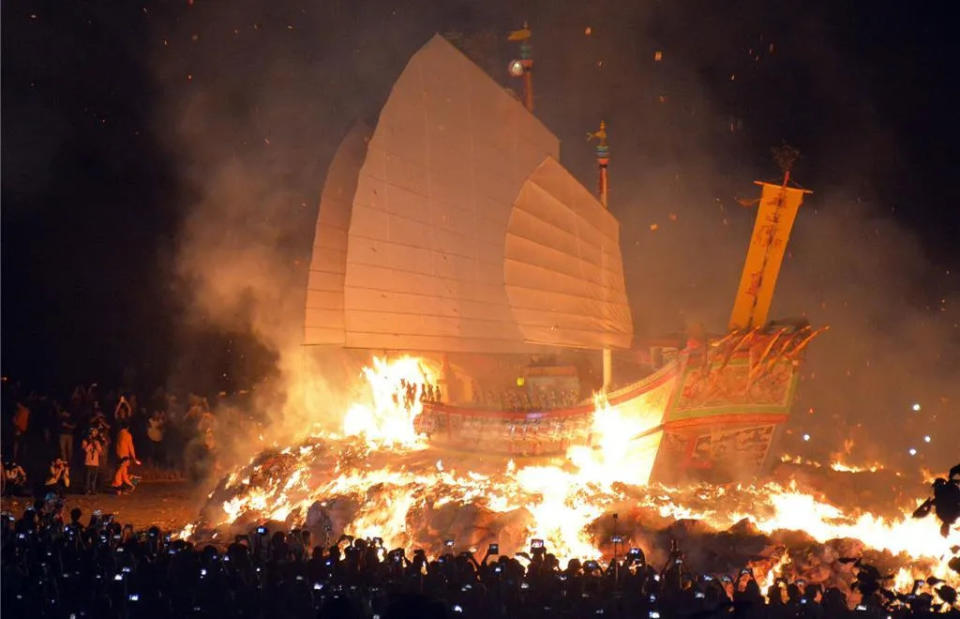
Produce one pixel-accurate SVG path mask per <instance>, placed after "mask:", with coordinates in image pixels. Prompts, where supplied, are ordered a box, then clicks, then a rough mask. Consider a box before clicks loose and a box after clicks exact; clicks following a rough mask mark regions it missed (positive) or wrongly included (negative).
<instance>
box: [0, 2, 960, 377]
mask: <svg viewBox="0 0 960 619" xmlns="http://www.w3.org/2000/svg"><path fill="white" fill-rule="evenodd" d="M432 4H436V5H437V6H436V7H434V6H432ZM563 4H564V5H566V4H568V3H563ZM569 4H570V5H571V7H572V5H574V4H576V5H577V8H576V9H575V12H571V11H574V9H573V8H569V9H565V12H562V13H561V12H558V11H556V10H553V9H551V7H553V6H555V5H556V6H559V5H560V3H554V2H539V3H538V2H532V1H531V2H513V3H506V2H504V3H497V2H466V1H451V2H436V3H428V2H413V3H411V2H398V3H395V4H390V3H387V2H356V3H353V2H314V3H309V2H300V3H298V2H291V1H289V0H279V1H273V2H264V3H261V4H258V3H253V2H246V1H244V2H229V3H226V2H216V3H215V2H205V0H196V2H195V3H188V2H187V0H179V1H177V2H156V1H149V2H90V1H77V2H69V3H63V2H53V1H51V2H40V1H24V0H14V1H12V2H6V3H4V5H3V15H2V17H3V24H2V36H3V40H2V45H3V48H2V52H3V54H2V86H3V90H2V131H3V134H2V156H3V168H2V252H3V253H2V277H3V279H2V295H3V296H2V301H3V303H2V368H3V372H4V373H5V374H9V375H14V376H18V377H23V378H25V379H26V380H27V381H28V382H30V383H34V384H42V385H49V386H57V387H62V386H66V385H69V384H71V383H73V382H76V381H80V380H93V379H101V380H103V381H105V382H111V381H117V380H120V379H121V378H122V377H123V373H124V370H125V368H128V367H129V368H135V369H136V371H137V372H138V374H137V376H138V377H139V380H141V381H143V382H146V383H153V384H156V383H158V382H163V381H165V380H166V379H167V376H168V374H169V373H170V372H171V371H172V368H173V366H174V365H176V364H177V363H180V361H181V360H182V358H184V357H191V356H193V357H196V356H198V355H199V356H201V357H203V358H205V359H207V360H208V361H209V365H210V366H211V367H210V368H207V370H209V372H211V373H213V374H217V373H219V372H220V369H222V368H223V367H227V366H230V365H231V364H236V360H235V359H233V358H232V357H231V352H229V351H232V350H237V349H242V348H243V346H242V344H240V345H236V346H234V347H233V348H229V349H228V345H227V343H226V342H228V341H230V336H228V335H225V334H224V332H223V330H222V329H220V330H218V329H217V328H216V327H213V326H209V325H208V326H207V327H203V326H201V327H197V326H196V325H194V326H193V327H191V329H185V328H184V326H183V324H182V320H181V319H182V317H183V316H184V312H185V309H184V308H185V305H186V303H187V301H186V300H185V297H184V294H185V293H184V292H183V290H184V288H183V286H182V282H179V281H178V280H177V279H176V278H175V277H174V271H175V269H174V266H173V265H174V264H175V256H176V255H177V253H178V251H179V250H180V242H181V241H180V234H179V233H180V230H181V227H182V225H183V222H184V220H185V219H186V218H187V217H188V216H189V213H190V212H191V208H192V206H193V205H194V204H196V203H197V201H198V197H197V196H198V195H200V194H203V192H204V188H203V180H202V178H203V170H205V169H207V168H208V167H211V166H216V165H217V164H218V163H219V162H222V161H224V160H228V159H236V160H238V161H240V162H241V163H242V164H244V165H245V166H246V167H245V168H244V169H246V170H258V169H263V170H265V178H264V183H266V184H276V185H280V184H283V185H285V187H283V190H284V191H286V192H288V193H289V195H290V196H291V197H290V200H291V201H292V202H293V203H296V204H297V205H299V204H300V203H301V202H302V203H304V204H309V205H310V206H309V208H306V209H303V210H302V211H299V212H301V213H302V214H301V217H302V221H301V222H300V223H299V224H298V225H297V228H298V229H300V230H307V231H311V230H312V225H313V224H312V218H313V217H314V216H315V204H316V201H317V199H318V196H319V192H320V189H321V187H322V179H323V170H324V169H325V166H326V164H327V162H328V160H329V157H330V155H331V154H332V150H333V148H334V147H335V146H336V144H337V142H338V140H339V138H340V136H342V135H343V134H344V133H345V132H346V131H347V129H348V128H349V126H350V124H351V122H352V121H353V118H354V117H356V116H369V115H370V114H371V112H373V111H375V110H376V109H377V107H378V102H379V101H381V100H382V96H383V95H384V93H385V89H386V88H388V87H389V85H390V83H391V82H392V80H393V79H394V77H395V76H396V75H397V73H398V72H399V70H400V69H401V68H402V65H403V61H404V59H405V58H407V57H408V56H409V54H410V53H412V52H413V51H414V50H415V49H416V48H417V47H418V46H419V45H420V44H421V43H422V42H424V41H425V40H426V39H427V38H428V37H429V36H430V35H431V34H432V33H433V32H435V31H440V32H447V31H458V32H462V33H465V34H467V35H477V36H478V37H479V38H478V39H477V40H481V41H482V40H483V38H482V37H480V36H479V35H478V34H477V33H479V34H483V33H493V35H496V36H494V40H497V41H499V39H497V36H500V38H501V39H502V38H503V37H502V36H501V35H503V34H505V32H506V31H507V30H509V29H511V28H514V27H517V26H518V25H519V22H521V21H522V20H523V19H524V18H527V19H529V20H530V21H531V24H532V26H533V27H534V31H535V36H536V39H535V50H536V54H537V59H538V60H537V62H538V79H539V80H540V81H539V82H538V87H539V88H540V90H539V91H538V114H539V115H540V116H541V117H542V118H543V120H544V121H545V123H546V124H547V126H549V127H550V128H551V129H552V130H554V131H555V132H556V133H557V134H558V135H559V136H560V137H561V139H562V140H563V143H564V148H565V151H564V158H565V162H566V163H567V164H568V166H569V167H570V168H571V169H572V170H573V171H574V172H575V173H576V174H577V175H578V176H579V177H580V178H581V179H583V180H584V183H585V184H587V185H590V184H591V183H592V176H591V174H592V172H591V165H592V161H591V153H590V150H589V149H588V148H585V147H582V146H581V144H582V140H583V137H582V136H583V134H584V133H585V132H586V131H587V130H588V129H591V128H593V125H594V124H595V121H596V119H597V118H599V116H600V115H606V116H607V118H608V119H611V118H612V119H615V122H612V123H611V127H612V129H611V131H612V135H613V137H612V143H613V145H614V161H615V164H614V166H616V165H617V162H619V164H620V166H621V167H620V168H617V167H614V168H612V171H613V173H614V180H613V182H614V183H617V182H618V181H617V179H618V178H619V179H623V178H624V177H627V176H630V170H629V169H628V168H627V165H626V163H625V157H626V154H627V153H629V156H630V157H631V158H632V161H631V162H632V163H636V164H637V165H639V164H644V165H646V164H651V165H653V163H662V162H667V163H669V166H672V169H675V170H676V174H677V175H678V176H677V177H678V178H680V176H679V175H686V177H687V178H689V177H691V176H694V175H696V174H697V170H699V169H701V167H702V165H703V163H702V162H703V161H704V160H709V161H710V162H711V163H710V167H711V174H712V176H711V177H710V180H706V181H704V182H703V183H701V184H703V185H706V187H705V188H704V189H703V191H704V194H705V195H706V194H709V195H720V196H723V197H724V199H725V200H726V201H727V202H730V203H732V201H733V197H734V189H732V187H734V186H735V187H737V188H738V189H742V188H743V185H744V184H745V183H748V182H749V181H750V180H752V178H753V177H774V176H776V168H775V166H774V165H773V163H772V162H771V161H770V156H769V149H770V147H771V146H773V145H776V144H779V143H780V142H781V141H783V140H786V141H788V142H790V143H792V144H795V145H796V146H798V147H799V148H800V150H801V151H802V153H803V155H804V156H803V159H802V160H801V162H800V163H799V164H798V169H797V170H796V174H795V178H797V179H798V180H799V181H800V182H802V183H803V184H804V185H806V186H810V187H815V188H816V189H817V190H818V192H819V191H821V190H830V189H834V190H836V191H841V190H842V192H843V193H844V194H845V195H847V196H849V197H850V198H851V199H859V200H862V201H864V202H866V203H869V204H870V208H871V209H873V210H874V211H875V212H877V213H881V214H884V215H886V216H888V217H892V221H893V222H894V223H896V224H897V225H898V226H899V228H900V229H902V230H904V231H906V234H908V235H911V236H915V237H916V238H917V239H919V243H920V245H921V246H922V251H921V252H920V253H921V256H922V258H923V261H924V268H922V269H919V270H917V271H914V272H912V273H913V275H911V277H913V278H914V279H916V281H915V282H914V284H913V285H914V288H913V292H914V293H915V294H916V305H917V306H918V307H922V306H923V305H924V304H929V303H931V302H935V300H936V299H939V298H941V297H947V296H951V295H955V294H956V293H957V292H958V287H957V284H956V283H955V282H956V281H957V279H956V277H954V278H952V279H951V278H949V277H945V273H946V271H947V270H950V269H954V270H955V269H957V268H958V267H960V250H958V249H957V244H956V239H957V237H958V233H960V209H958V203H960V192H958V190H957V185H956V179H955V174H954V170H953V166H954V164H955V162H956V161H957V160H958V157H957V155H958V153H957V149H958V146H957V145H958V143H960V134H958V130H957V119H956V114H955V109H956V101H957V87H956V84H957V78H958V75H957V73H958V72H957V68H956V53H955V50H956V45H955V36H956V35H955V33H954V26H953V24H954V22H953V21H952V20H951V19H948V15H949V12H948V11H947V10H946V9H944V10H939V9H938V8H937V6H936V5H935V4H925V5H924V7H923V10H920V9H919V7H916V6H913V5H910V4H909V3H902V2H901V3H884V2H871V3H864V2H814V3H801V4H798V3H787V2H768V1H760V0H747V1H744V2H709V3H689V2H679V3H678V2H663V3H656V2H644V3H634V2H614V1H605V2H596V3H589V5H590V6H584V7H581V6H579V5H581V4H585V3H569ZM588 25H589V26H591V27H592V30H593V34H592V35H591V36H589V37H587V36H585V35H584V27H585V26H588ZM194 35H197V36H196V38H194ZM770 43H773V44H774V48H773V49H772V50H771V48H770ZM481 47H482V46H481ZM483 49H487V51H489V52H490V55H489V56H488V57H486V58H479V59H478V62H480V63H481V64H484V60H487V61H488V62H489V68H488V70H490V71H496V70H497V69H498V67H502V66H503V65H504V64H505V62H504V61H505V60H506V59H507V57H508V54H509V48H508V47H507V45H506V43H505V42H502V41H501V42H498V43H496V44H494V45H493V47H491V48H489V49H488V48H483ZM656 49H662V50H663V51H664V61H663V62H662V63H658V64H655V63H653V51H654V50H656ZM751 50H753V53H752V54H751ZM598 60H603V61H604V63H605V64H604V66H603V67H602V68H599V66H598V65H597V61H598ZM485 68H487V67H485ZM503 73H504V72H503V71H502V69H501V70H500V72H499V73H495V74H494V77H495V78H496V79H498V80H501V81H504V82H505V81H506V78H505V76H504V75H503ZM188 75H189V76H190V78H189V79H188V77H187V76H188ZM541 76H542V77H541ZM731 76H733V79H731ZM660 92H663V93H664V94H666V95H667V96H668V98H667V102H666V103H663V104H661V103H658V102H657V101H656V95H657V93H660ZM198 107H199V108H200V109H201V110H202V112H201V113H200V114H201V115H200V120H197V119H196V118H195V117H193V116H191V114H194V113H195V111H196V109H197V108H198ZM314 109H316V110H317V112H316V114H315V122H312V123H311V122H309V119H310V118H311V115H313V114H314V112H313V110H314ZM210 110H215V113H213V114H211V113H210ZM285 116H290V117H295V118H306V119H308V120H307V122H305V123H304V124H303V125H302V126H300V125H296V124H293V125H289V126H281V125H282V122H281V121H278V120H277V119H278V118H281V119H282V118H283V117H285ZM704 117H706V118H707V120H705V119H704ZM184 118H187V119H189V120H188V121H184ZM694 119H695V120H694ZM731 119H732V120H733V122H735V123H736V122H737V121H738V120H739V122H740V123H741V124H740V125H738V126H737V129H736V130H735V131H733V132H731V131H730V130H729V129H728V126H729V121H730V120H731ZM185 127H186V128H185ZM184 134H186V137H183V136H184ZM172 136H177V137H172ZM265 136H269V137H267V140H269V142H265V139H264V138H265ZM197 144H203V145H204V146H203V148H197V147H196V145H197ZM265 144H267V146H269V148H267V146H265ZM618 149H619V150H618ZM265 153H267V154H265ZM276 153H281V154H280V155H277V154H276ZM618 153H621V154H623V156H622V157H621V158H620V159H617V157H618ZM277 157H279V160H277V159H276V158H277ZM291 162H293V164H291ZM261 164H262V165H261ZM280 168H283V170H285V171H282V172H281V171H280ZM617 174H619V175H620V176H619V177H618V176H616V175H617ZM621 186H623V185H621ZM615 187H616V185H615ZM279 189H280V188H279V187H278V190H279ZM638 192H639V193H640V194H643V193H644V190H643V188H639V189H638ZM615 198H616V196H615ZM655 202H656V201H655V200H651V206H649V207H648V208H649V209H651V214H650V217H649V219H650V220H651V221H652V220H653V219H654V218H655V217H657V216H659V217H662V216H663V213H657V211H656V209H657V208H658V207H657V206H656V204H655ZM820 206H821V207H822V206H823V205H822V204H821V205H820ZM614 208H615V209H616V208H617V207H616V202H615V205H614ZM621 208H623V209H625V208H626V207H621ZM630 208H633V207H630ZM638 208H640V207H638ZM618 215H619V216H620V217H621V220H622V221H624V222H625V225H628V224H629V222H631V221H632V222H634V223H636V222H637V221H642V222H646V221H647V219H648V218H647V216H646V214H645V213H643V212H640V213H639V214H637V213H635V212H633V211H631V215H630V216H626V215H625V214H624V212H619V213H618ZM688 216H689V211H688ZM624 235H625V238H630V236H629V234H628V233H627V232H625V233H624ZM310 240H311V239H310V238H309V234H307V235H304V234H300V235H297V234H293V235H291V236H290V237H289V238H288V239H287V241H289V243H290V244H292V245H294V246H295V250H296V252H300V253H301V259H302V260H305V259H306V252H307V251H308V247H309V242H310ZM741 242H742V239H741ZM743 246H744V247H745V245H743ZM881 251H882V248H881ZM891 251H893V250H891ZM627 254H629V252H627ZM625 256H626V257H628V258H629V255H626V254H625ZM706 260H709V258H706ZM894 260H895V258H894ZM628 268H629V266H628ZM733 268H734V270H737V269H739V264H737V265H734V267H733ZM732 294H733V291H732V290H731V291H730V293H729V296H730V299H724V304H727V303H728V301H729V300H732ZM725 307H726V305H725ZM681 311H682V308H681ZM724 311H725V310H724ZM954 312H955V310H954ZM954 315H955V313H954ZM674 327H675V324H673V323H668V324H662V325H661V324H657V325H655V327H654V328H660V329H661V330H669V329H672V328H674ZM251 371H252V370H251Z"/></svg>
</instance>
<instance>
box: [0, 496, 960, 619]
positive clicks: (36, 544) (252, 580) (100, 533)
mask: <svg viewBox="0 0 960 619" xmlns="http://www.w3.org/2000/svg"><path fill="white" fill-rule="evenodd" d="M63 512H64V508H63V504H62V502H61V501H59V500H57V499H56V498H55V497H50V498H48V500H46V501H43V500H40V501H37V502H36V503H35V504H34V505H33V506H31V507H29V508H27V509H26V510H25V511H24V512H23V514H22V515H21V516H20V517H19V519H16V518H15V517H14V516H13V515H11V514H3V516H2V540H0V541H2V561H0V564H2V568H0V569H2V578H0V588H2V589H0V590H2V609H0V610H2V613H3V616H9V617H58V618H59V617H63V618H69V617H72V618H78V617H97V618H104V619H108V618H113V617H117V618H126V617H187V616H198V617H251V618H253V617H258V618H259V617H291V618H301V617H303V618H305V617H321V618H326V617H337V618H339V617H344V618H352V617H357V618H360V617H363V618H368V619H370V618H373V619H379V618H382V619H391V618H400V617H403V618H408V617H423V618H431V617H453V618H456V617H477V618H484V619H485V618H487V617H520V618H527V617H571V618H572V617H577V618H586V617H596V616H607V617H640V618H644V619H658V618H664V619H665V618H668V617H727V616H732V617H751V618H765V617H769V618H777V619H779V618H786V617H812V618H819V617H844V618H845V617H850V618H853V617H877V618H887V617H890V618H892V617H929V616H933V615H937V616H939V615H948V616H957V615H958V614H960V611H958V609H957V606H956V592H955V591H954V590H953V589H952V588H950V587H948V586H946V585H945V584H943V583H942V582H939V581H936V580H935V579H930V580H928V581H926V582H923V581H921V582H918V583H917V585H916V586H915V587H914V591H913V592H912V593H911V594H899V595H891V594H890V593H889V592H888V591H886V590H885V589H884V584H885V583H884V582H883V577H882V576H880V574H879V572H877V571H876V570H875V569H873V568H872V567H870V566H868V565H862V564H860V563H859V562H857V563H856V564H855V565H854V567H853V573H854V574H856V583H855V585H854V588H855V589H857V590H858V595H857V599H856V600H849V601H848V599H847V597H846V596H845V594H843V593H842V592H841V591H840V590H838V589H835V588H827V589H824V588H823V587H821V586H820V585H815V584H805V583H804V582H803V581H801V580H797V581H794V582H790V583H787V582H784V581H783V580H778V581H777V582H775V583H773V584H772V585H771V586H770V587H769V588H768V589H767V590H766V591H762V590H761V587H760V585H759V583H758V582H757V579H756V578H755V577H754V575H753V573H752V572H751V571H750V570H749V569H743V570H740V571H739V572H737V573H734V574H729V575H728V574H695V573H693V572H691V571H690V570H689V568H688V566H687V564H686V563H685V562H684V559H683V554H682V553H681V552H680V550H679V549H678V548H674V549H673V551H672V552H671V554H670V558H669V560H668V561H667V562H666V564H665V565H663V566H653V565H651V564H650V563H648V562H647V561H646V558H645V555H644V552H643V550H642V549H639V548H636V549H631V550H630V551H629V552H627V553H626V555H625V556H621V557H620V558H619V559H617V560H610V561H608V562H606V563H604V564H601V563H599V562H597V561H585V562H583V563H581V562H580V561H577V560H571V561H569V562H567V563H566V564H565V565H561V563H560V561H558V560H557V558H556V557H555V556H554V555H552V554H551V553H550V552H549V548H546V547H544V545H543V544H542V542H538V540H534V541H533V542H532V544H531V548H530V550H529V552H522V553H518V554H517V555H515V556H513V557H508V556H503V555H500V554H499V552H498V551H499V548H498V547H497V546H496V545H495V544H493V545H491V546H490V547H489V548H487V550H486V553H485V554H484V556H482V557H480V558H478V555H477V554H476V553H474V552H471V551H469V550H458V549H457V548H456V547H455V545H454V543H453V541H448V542H447V544H446V546H445V548H446V549H447V552H446V553H445V554H443V555H441V556H437V557H428V556H427V554H426V553H424V552H423V551H422V550H414V551H413V552H412V553H410V554H408V552H407V551H405V550H403V549H400V548H397V549H392V550H390V549H387V548H385V547H384V546H383V543H382V541H381V540H379V539H377V538H373V539H353V538H350V537H348V536H342V537H341V538H340V540H339V541H338V542H337V543H336V544H334V545H331V546H330V547H327V548H325V547H323V546H320V545H317V546H313V545H312V540H311V536H310V533H309V532H308V531H306V530H292V531H270V530H268V529H267V528H266V527H263V526H261V527H256V528H255V529H252V530H251V531H250V533H249V534H247V535H238V536H236V537H235V538H234V539H233V540H228V541H227V542H224V543H222V544H218V545H194V544H192V543H190V542H187V541H180V540H176V539H171V536H170V535H169V534H164V532H162V531H160V530H159V529H158V528H156V527H152V528H149V529H148V530H146V531H135V530H134V529H133V528H132V527H131V526H129V525H127V526H124V525H122V524H121V523H119V522H116V521H114V519H113V518H112V517H111V516H110V515H109V514H101V513H99V512H94V513H93V514H90V515H85V514H83V513H82V512H81V511H80V510H79V509H74V510H73V511H72V512H71V513H70V514H68V515H67V514H64V513H63ZM85 516H86V520H85ZM851 606H852V608H851Z"/></svg>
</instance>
